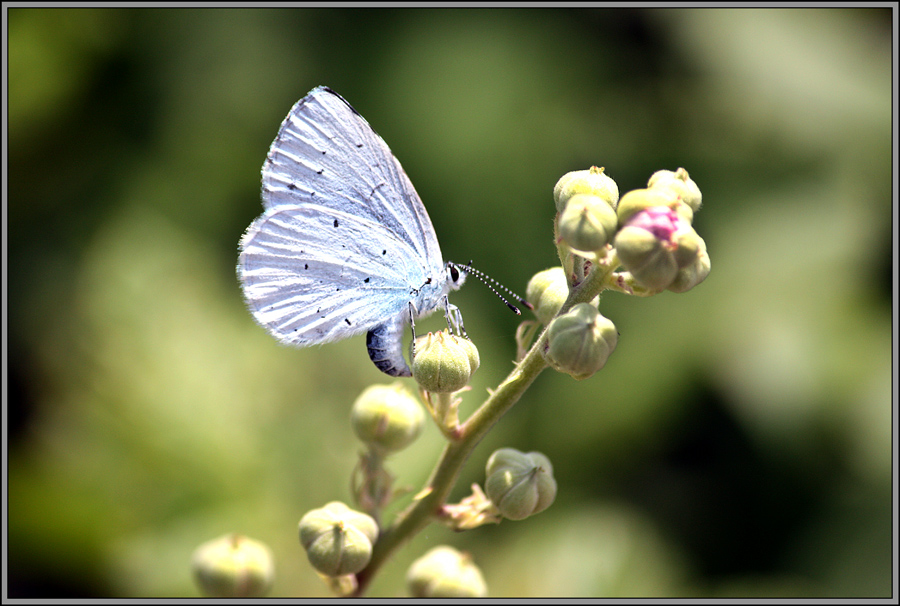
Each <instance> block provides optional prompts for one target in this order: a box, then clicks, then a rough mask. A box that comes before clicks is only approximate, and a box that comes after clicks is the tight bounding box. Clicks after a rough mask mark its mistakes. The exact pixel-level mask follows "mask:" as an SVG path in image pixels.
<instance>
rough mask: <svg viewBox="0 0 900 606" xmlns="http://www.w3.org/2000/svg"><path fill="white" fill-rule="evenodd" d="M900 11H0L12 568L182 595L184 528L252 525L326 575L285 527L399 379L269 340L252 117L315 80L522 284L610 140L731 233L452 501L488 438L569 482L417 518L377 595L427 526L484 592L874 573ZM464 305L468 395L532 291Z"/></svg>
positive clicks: (330, 482)
mask: <svg viewBox="0 0 900 606" xmlns="http://www.w3.org/2000/svg"><path fill="white" fill-rule="evenodd" d="M895 19H896V17H895V15H893V14H892V13H891V11H890V9H857V10H844V9H815V10H814V9H803V10H748V9H735V10H713V9H702V10H682V9H665V10H652V9H648V10H624V9H616V10H611V9H607V10H604V9H528V10H525V9H479V10H468V9H466V10H463V9H455V10H450V9H403V10H389V9H370V10H362V9H306V8H299V9H261V10H243V9H215V10H213V9H197V10H195V9H172V10H168V9H99V10H85V9H79V10H63V9H23V8H11V9H9V12H8V33H9V72H8V73H9V98H8V102H9V105H8V107H9V132H8V141H9V181H8V187H9V191H8V193H9V206H8V212H9V215H8V218H9V223H8V228H9V233H8V236H9V239H8V243H9V274H8V277H9V384H8V389H9V407H8V425H7V427H8V431H9V442H8V449H9V450H8V455H9V459H8V462H9V467H8V472H9V482H8V507H9V509H8V514H9V527H8V530H9V533H8V549H9V561H8V566H9V568H8V572H9V595H10V596H11V597H17V596H18V597H26V596H41V597H60V596H68V597H79V596H91V597H101V596H117V597H126V596H129V597H146V596H197V595H199V593H198V591H197V589H196V588H195V587H194V586H193V583H192V580H191V576H190V568H189V561H190V556H191V553H192V551H193V549H194V548H195V547H196V546H197V545H199V544H200V543H202V542H204V541H207V540H209V539H212V538H215V537H218V536H220V535H222V534H225V533H227V532H232V531H234V532H240V533H244V534H246V535H248V536H250V537H252V538H255V539H257V540H261V541H264V542H266V543H267V544H268V545H269V546H270V547H271V548H272V549H273V551H274V552H275V555H276V561H277V563H276V566H277V579H276V581H275V584H274V587H273V589H272V592H271V595H273V596H323V595H328V593H327V591H326V588H325V586H324V585H323V584H322V583H321V582H320V580H319V579H318V578H317V577H316V575H315V574H314V573H313V571H312V569H311V568H310V567H309V565H308V564H307V562H306V557H305V554H304V553H303V552H302V550H301V548H300V546H299V543H298V540H297V536H296V525H297V521H298V520H299V518H300V517H301V516H302V515H303V513H304V512H306V511H307V510H309V509H312V508H314V507H319V506H321V505H323V504H324V503H326V502H328V501H332V500H344V501H348V500H349V491H348V484H349V476H350V471H351V469H352V468H353V466H354V464H355V461H356V457H357V454H358V452H359V449H360V446H359V444H358V443H357V442H356V441H355V439H354V437H353V435H352V432H351V430H350V428H349V424H348V413H349V410H350V405H351V403H352V402H353V400H354V399H355V398H356V396H357V395H358V394H359V393H360V392H361V391H362V390H363V389H364V388H365V387H366V386H368V385H370V384H372V383H379V382H381V383H384V382H386V380H387V377H386V376H384V375H382V374H380V373H379V372H378V371H377V370H376V369H375V368H374V366H373V365H372V364H371V362H370V361H369V360H368V357H367V356H366V352H365V347H364V338H363V337H358V338H354V339H350V340H347V341H344V342H341V343H336V344H331V345H328V346H324V347H320V348H310V349H305V350H297V349H291V348H286V347H283V346H280V345H278V344H277V343H276V342H275V341H274V340H273V339H272V338H270V337H269V336H268V335H267V334H266V333H265V331H264V330H263V329H261V328H259V327H258V326H257V325H256V324H254V322H253V320H252V319H251V317H250V315H249V313H248V312H247V311H246V310H245V308H244V305H243V303H242V300H241V293H240V289H239V286H238V284H237V281H236V279H235V273H234V266H235V263H236V259H237V243H238V240H239V238H240V236H241V234H242V232H243V230H244V229H245V228H246V227H247V225H249V223H250V222H251V220H252V219H253V218H254V217H256V216H257V215H258V214H260V212H261V211H262V208H261V205H260V201H259V180H260V179H259V178H260V167H261V166H262V163H263V160H264V158H265V155H266V152H267V150H268V147H269V144H270V143H271V141H272V139H273V138H274V136H275V134H276V132H277V130H278V126H279V124H280V123H281V121H282V119H283V118H284V116H285V115H286V114H287V112H288V110H289V109H290V107H291V106H292V104H293V103H294V102H296V101H297V100H298V99H299V98H300V97H302V96H303V95H304V94H306V93H307V92H308V91H309V90H310V89H312V88H313V87H315V86H317V85H320V84H325V85H328V86H330V87H332V88H334V89H335V90H337V91H338V92H339V93H340V94H342V95H343V96H344V97H346V98H347V99H348V100H349V102H350V103H352V104H353V105H354V106H355V107H356V109H357V110H359V111H360V113H362V115H364V116H365V117H366V118H367V120H368V121H369V123H370V124H371V125H372V126H373V127H374V128H375V129H376V130H377V131H378V132H379V133H380V134H381V135H382V136H383V137H384V138H385V139H386V141H387V142H388V144H389V145H390V146H391V148H392V149H393V151H394V153H395V154H396V155H397V157H398V158H399V159H400V161H401V162H402V163H403V166H404V168H405V169H406V171H407V173H408V174H409V175H410V178H411V179H412V181H413V183H414V184H415V185H416V188H417V190H418V192H419V194H420V195H421V197H422V199H423V200H424V201H425V204H426V206H427V208H428V210H429V213H430V214H431V218H432V221H433V223H434V225H435V229H436V231H437V233H438V237H439V239H440V242H441V247H442V250H443V253H444V256H445V258H447V259H453V260H457V261H468V260H470V259H474V260H475V263H476V265H477V266H478V267H479V268H481V269H482V270H484V271H487V272H488V273H489V274H491V275H492V276H494V277H495V278H497V279H499V280H500V281H502V282H504V283H506V284H507V285H508V286H510V287H511V288H513V289H514V290H518V291H519V292H522V291H524V289H525V284H526V283H527V281H528V278H529V277H530V276H531V275H532V274H534V273H535V272H537V271H539V270H542V269H545V268H547V267H550V266H553V265H554V264H556V263H557V259H556V256H555V248H554V246H553V242H552V219H553V213H554V206H553V199H552V194H551V192H552V188H553V185H554V184H555V182H556V180H557V179H558V178H559V177H560V176H561V175H563V174H564V173H566V172H568V171H570V170H576V169H584V168H587V167H589V166H591V165H592V164H595V165H598V166H605V167H606V169H607V172H608V174H609V175H611V176H612V177H613V178H614V179H615V180H616V181H617V183H618V185H619V189H620V191H621V192H622V193H624V192H626V191H628V190H631V189H636V188H640V187H643V186H645V184H646V180H647V178H648V177H649V176H650V175H651V174H652V173H653V172H654V171H656V170H658V169H662V168H667V169H670V170H674V169H676V168H678V167H680V166H681V167H684V168H686V169H687V170H688V171H689V172H690V174H691V177H692V178H693V179H694V180H695V181H696V182H697V183H698V184H699V186H700V188H701V190H702V192H703V200H704V205H703V209H702V211H701V212H700V213H699V214H698V215H697V216H696V219H695V227H696V229H697V231H698V232H699V233H700V235H701V236H703V237H704V238H705V239H706V242H707V244H708V247H709V251H710V256H711V259H712V273H711V274H710V276H709V278H708V279H707V280H706V281H705V282H704V283H703V284H701V285H700V286H698V287H697V288H696V289H694V290H692V291H690V292H688V293H685V294H681V295H675V294H672V293H666V294H663V295H660V296H657V297H653V298H650V299H639V298H633V297H626V296H624V295H620V294H616V293H611V294H607V295H606V296H604V298H603V300H602V301H601V311H602V312H603V313H604V315H606V316H608V317H609V318H611V319H612V320H613V321H614V322H615V323H616V326H617V328H618V330H619V332H620V333H621V337H620V341H619V346H618V349H617V350H616V352H615V354H614V356H613V357H612V358H611V359H610V362H609V364H608V365H607V366H606V368H605V369H604V370H603V371H602V372H600V373H598V374H597V375H595V376H594V377H592V378H591V379H589V380H587V381H582V382H576V381H574V380H572V379H571V378H569V377H567V376H564V375H558V374H555V373H553V372H551V371H547V372H545V373H544V374H543V375H542V376H541V377H539V379H538V380H537V382H536V383H535V384H534V386H533V387H532V389H531V390H530V391H529V392H528V393H527V394H526V396H525V397H524V398H523V399H522V400H521V401H520V402H519V404H518V405H517V406H516V407H515V408H514V409H513V410H512V411H511V412H510V413H509V414H508V415H507V416H506V417H505V418H503V419H502V421H501V422H500V424H499V425H498V426H497V427H496V428H495V430H494V431H493V432H492V433H491V434H489V435H488V437H487V438H486V439H485V440H484V442H483V443H482V444H481V445H480V446H479V447H478V449H477V450H476V451H475V452H474V454H473V456H472V458H471V459H470V461H469V463H468V465H467V467H466V469H465V471H464V473H463V476H462V477H461V478H460V482H459V485H458V486H457V490H456V491H455V493H454V497H455V498H457V499H458V498H461V497H463V496H465V495H466V494H467V487H468V486H469V484H471V483H472V482H482V481H483V473H484V462H485V460H486V459H487V457H488V455H489V454H490V453H491V452H492V451H493V450H494V449H495V448H498V447H503V446H511V447H514V448H518V449H520V450H524V451H531V450H538V451H541V452H543V453H545V454H546V455H547V456H548V457H549V458H550V459H551V460H552V461H553V463H554V467H555V474H556V478H557V480H558V482H559V494H558V497H557V499H556V502H555V503H554V505H553V506H552V507H551V508H550V509H548V510H547V511H546V512H544V513H541V514H540V515H538V516H536V517H533V518H530V519H528V520H526V521H523V522H509V521H506V522H503V523H502V524H500V525H499V526H489V527H483V528H480V529H477V530H474V531H471V532H466V533H458V534H457V533H453V532H451V531H449V530H447V529H445V528H442V527H439V526H436V525H432V526H431V527H429V528H428V529H427V530H426V531H425V532H423V533H422V534H421V535H420V536H418V537H417V538H416V539H415V540H413V541H412V542H411V543H410V544H409V545H408V546H407V547H405V548H404V549H403V550H402V551H401V552H400V553H399V554H398V556H397V557H396V559H395V560H394V561H393V562H392V563H391V565H389V566H388V567H387V568H385V569H384V570H383V574H382V575H381V576H380V577H378V579H377V581H376V582H375V583H374V584H373V586H372V588H371V593H370V595H373V596H403V595H406V593H405V588H404V585H403V575H404V572H405V569H406V568H407V566H408V565H409V563H410V562H411V561H412V560H413V559H415V558H416V557H418V556H419V555H421V554H422V553H423V552H424V551H425V550H427V549H428V548H430V547H431V546H434V545H437V544H439V543H445V544H450V545H453V546H455V547H457V548H459V549H462V550H466V551H468V552H470V553H471V554H472V556H473V558H474V560H475V562H476V563H477V564H478V565H479V566H480V567H481V568H482V571H483V573H484V575H485V578H486V580H487V583H488V586H489V591H490V595H492V596H495V597H503V596H597V597H617V596H637V597H645V596H713V597H723V596H733V597H759V596H775V597H796V596H816V597H825V596H827V597H889V596H890V595H891V592H892V546H893V548H894V549H895V545H896V544H895V543H894V542H893V538H894V531H895V530H894V528H893V526H892V522H893V521H894V519H895V505H894V504H893V501H892V496H893V491H892V448H893V442H892V428H893V423H894V418H893V416H892V383H891V377H892V374H891V363H892V359H891V334H892V330H891V329H892V326H891V301H892V299H891V296H892V278H893V277H894V276H895V272H896V268H895V267H894V265H893V254H892V246H891V225H892V161H891V158H892V150H893V147H892V122H891V118H892V111H891V108H892V105H891V101H892V99H891V93H892V89H891V76H892V68H891V42H892V25H893V21H894V20H895ZM453 301H454V302H455V303H456V304H457V305H458V306H460V308H461V309H462V310H463V312H464V315H465V320H466V328H467V329H468V332H469V334H470V335H471V336H472V337H473V339H474V340H475V342H476V344H477V345H478V346H479V348H480V351H481V358H482V368H481V369H480V370H479V372H478V373H477V374H476V375H475V379H474V381H473V390H472V392H471V393H469V394H468V395H466V397H465V403H464V404H463V411H464V413H467V412H470V411H471V410H473V409H474V408H475V406H476V405H477V404H479V403H480V402H481V400H482V399H483V395H484V394H485V393H486V391H485V390H486V388H488V387H490V386H492V385H496V384H497V383H499V381H500V380H501V379H502V378H503V377H504V376H505V374H506V373H507V372H508V371H509V370H510V368H511V367H512V362H511V361H512V358H513V357H514V355H515V346H514V340H513V334H514V332H515V330H516V326H517V322H518V321H519V319H517V318H516V317H515V316H513V314H510V313H509V311H508V310H507V309H506V307H505V306H504V305H503V304H502V303H500V302H499V301H498V300H497V299H496V298H495V297H494V296H493V295H492V294H490V292H489V291H488V290H487V289H486V288H484V287H483V286H481V285H479V284H478V283H477V282H474V281H472V282H471V283H470V284H467V286H466V287H465V288H464V289H463V290H462V291H461V292H459V293H456V294H455V296H454V297H453ZM442 323H443V319H442V318H441V317H440V316H439V315H436V316H433V317H432V318H430V319H429V320H427V321H425V322H423V324H422V327H423V328H424V329H439V328H440V327H441V325H442ZM441 447H442V443H441V439H440V436H439V434H438V432H437V431H436V430H435V429H434V428H433V427H428V428H427V429H426V431H425V433H424V434H423V436H422V437H421V438H420V440H419V441H418V442H417V443H416V444H415V445H414V446H413V447H412V448H410V449H409V450H407V451H404V452H403V453H400V454H398V455H396V456H395V457H394V458H393V460H392V464H391V469H392V470H393V471H394V472H395V473H396V475H398V476H399V482H400V484H402V485H408V486H409V487H410V488H412V489H416V490H417V489H418V487H420V486H421V485H422V482H423V481H424V480H425V479H426V477H427V475H428V472H429V470H430V468H431V466H432V464H433V462H434V460H435V459H436V458H437V456H438V454H439V452H440V450H441ZM894 453H895V454H896V451H894ZM408 499H409V497H408V496H407V497H406V498H405V499H403V500H401V502H400V503H399V505H405V504H406V503H407V502H408ZM399 505H398V506H399ZM394 509H396V507H395V508H394ZM392 511H393V510H392Z"/></svg>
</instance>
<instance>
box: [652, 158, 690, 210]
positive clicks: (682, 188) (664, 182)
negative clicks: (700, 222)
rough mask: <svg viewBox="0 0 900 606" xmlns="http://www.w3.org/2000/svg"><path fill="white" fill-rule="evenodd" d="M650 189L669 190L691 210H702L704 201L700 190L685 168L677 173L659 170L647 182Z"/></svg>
mask: <svg viewBox="0 0 900 606" xmlns="http://www.w3.org/2000/svg"><path fill="white" fill-rule="evenodd" d="M647 187H648V188H649V189H669V190H670V191H672V192H673V193H674V194H675V195H676V196H678V197H679V198H681V201H682V202H684V203H685V204H687V205H688V206H690V207H691V210H692V211H694V212H697V211H698V210H700V204H701V203H702V201H703V198H702V196H701V195H700V188H699V187H697V184H696V183H694V181H693V180H692V179H691V178H690V177H689V176H688V172H687V171H686V170H684V169H683V168H679V169H678V170H676V171H675V172H672V171H670V170H658V171H656V172H655V173H653V175H652V176H651V177H650V180H649V181H648V182H647Z"/></svg>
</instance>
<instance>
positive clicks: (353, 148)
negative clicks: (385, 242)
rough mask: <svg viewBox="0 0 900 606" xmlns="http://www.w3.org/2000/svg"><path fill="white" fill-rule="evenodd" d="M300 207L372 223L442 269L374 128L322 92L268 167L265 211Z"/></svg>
mask: <svg viewBox="0 0 900 606" xmlns="http://www.w3.org/2000/svg"><path fill="white" fill-rule="evenodd" d="M303 201H309V202H316V203H318V204H321V205H323V206H326V207H329V208H334V209H340V210H345V211H348V212H352V213H354V214H356V215H358V216H360V217H367V218H370V219H372V220H373V221H375V222H376V223H378V224H380V225H381V226H382V228H383V229H384V230H387V231H389V232H391V233H393V234H394V235H395V236H396V237H398V238H399V239H401V240H404V241H406V242H408V243H409V244H410V245H411V246H412V247H413V248H414V249H415V251H416V253H417V256H418V257H419V258H420V259H424V260H427V262H428V265H429V266H430V267H432V268H435V267H437V268H439V267H440V266H441V265H443V261H442V258H441V252H440V248H439V246H438V243H437V238H436V236H435V235H434V228H433V227H432V225H431V220H430V219H429V217H428V213H427V212H426V210H425V207H424V205H423V204H422V201H421V200H420V199H419V196H418V194H417V193H416V191H415V189H414V188H413V186H412V183H411V182H410V180H409V177H407V176H406V173H405V172H404V171H403V168H402V167H401V166H400V163H399V162H398V161H397V159H396V158H395V157H394V155H393V154H392V153H391V150H390V148H389V147H388V146H387V144H386V143H385V142H384V140H383V139H382V138H381V137H380V136H379V135H378V134H377V133H376V132H375V131H374V130H373V129H372V127H371V126H369V123H368V122H366V120H365V119H364V118H363V117H362V116H360V115H359V114H358V113H357V112H356V110H354V109H353V108H352V107H351V106H350V104H348V103H347V101H345V100H344V98H343V97H341V96H340V95H338V94H337V93H335V92H334V91H332V90H331V89H328V88H325V87H319V88H316V89H315V90H313V91H312V92H311V93H310V94H309V95H307V96H306V97H304V98H303V99H301V100H300V101H298V102H297V104H296V105H294V107H293V108H292V109H291V112H290V113H289V114H288V116H287V118H285V120H284V122H283V123H282V125H281V129H280V130H279V132H278V136H277V137H276V139H275V141H274V142H273V143H272V147H271V148H270V150H269V155H268V158H267V159H266V162H265V164H264V166H263V206H265V207H266V208H270V207H273V206H279V205H283V204H288V205H295V204H297V203H299V202H303ZM351 209H352V210H351Z"/></svg>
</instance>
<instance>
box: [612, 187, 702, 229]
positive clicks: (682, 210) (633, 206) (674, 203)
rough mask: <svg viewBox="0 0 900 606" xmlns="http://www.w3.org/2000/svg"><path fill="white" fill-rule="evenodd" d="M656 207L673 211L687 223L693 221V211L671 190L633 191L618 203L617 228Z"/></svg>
mask: <svg viewBox="0 0 900 606" xmlns="http://www.w3.org/2000/svg"><path fill="white" fill-rule="evenodd" d="M657 206H665V207H666V208H669V209H671V210H674V211H675V213H676V214H677V215H678V216H679V217H680V218H681V219H683V220H684V221H687V222H688V223H691V222H692V221H693V220H694V211H693V210H692V209H691V207H690V206H688V205H687V204H685V203H684V202H682V201H681V199H680V198H679V197H678V196H677V195H676V194H675V193H674V192H672V190H670V189H667V188H656V189H635V190H632V191H630V192H628V193H627V194H625V195H624V196H622V199H621V200H620V201H619V208H618V209H616V214H617V215H618V216H619V228H620V229H621V228H622V227H623V226H624V225H625V224H626V223H628V221H629V220H631V217H633V216H634V215H636V214H637V213H639V212H641V211H642V210H646V209H648V208H653V207H657Z"/></svg>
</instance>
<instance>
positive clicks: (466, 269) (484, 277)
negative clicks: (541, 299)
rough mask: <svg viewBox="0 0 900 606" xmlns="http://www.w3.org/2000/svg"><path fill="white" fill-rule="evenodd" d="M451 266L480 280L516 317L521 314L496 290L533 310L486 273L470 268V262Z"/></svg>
mask: <svg viewBox="0 0 900 606" xmlns="http://www.w3.org/2000/svg"><path fill="white" fill-rule="evenodd" d="M453 265H455V266H456V267H457V268H459V269H461V270H462V271H464V272H466V273H467V274H473V275H474V276H475V277H476V278H478V279H479V280H481V283H482V284H484V285H485V286H487V287H488V288H490V289H491V292H492V293H494V294H495V295H497V297H499V298H500V300H501V301H503V302H504V303H506V306H507V307H509V308H510V309H511V310H513V311H514V312H516V315H519V316H521V315H522V312H521V311H519V308H518V307H516V306H515V305H513V304H512V303H510V302H509V301H507V300H506V298H505V297H504V296H503V295H501V294H500V293H499V292H497V288H500V289H502V290H504V291H506V292H507V293H509V294H510V295H511V296H512V298H513V299H515V300H516V301H518V302H519V303H521V304H522V305H524V306H525V307H527V308H528V309H534V306H532V305H531V303H529V302H528V301H526V300H525V299H523V298H522V297H520V296H519V295H517V294H516V293H514V292H513V291H511V290H510V289H508V288H507V287H505V286H504V285H503V284H500V282H497V281H496V280H495V279H493V278H492V277H490V276H489V275H487V274H486V273H484V272H482V271H478V270H477V269H475V268H474V267H472V261H469V263H468V265H461V264H459V263H454V264H453ZM494 285H496V286H497V288H494Z"/></svg>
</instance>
